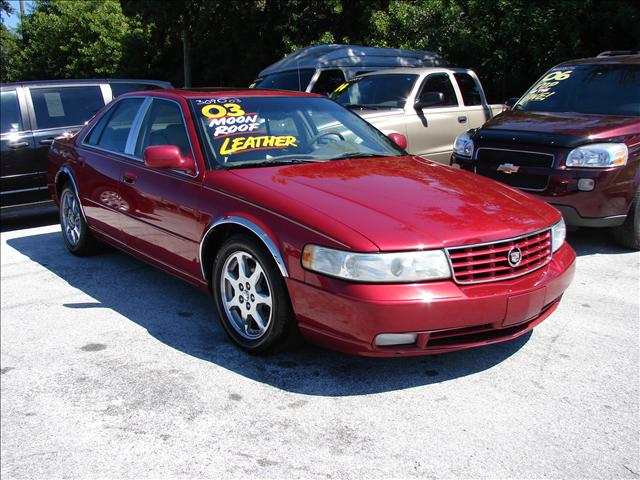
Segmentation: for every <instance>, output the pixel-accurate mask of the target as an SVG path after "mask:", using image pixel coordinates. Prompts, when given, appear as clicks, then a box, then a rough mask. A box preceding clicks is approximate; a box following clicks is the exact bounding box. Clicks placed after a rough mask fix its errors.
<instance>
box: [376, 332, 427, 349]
mask: <svg viewBox="0 0 640 480" xmlns="http://www.w3.org/2000/svg"><path fill="white" fill-rule="evenodd" d="M416 338H418V335H417V334H415V333H381V334H380V335H378V336H377V337H376V345H378V346H385V345H409V344H411V343H416Z"/></svg>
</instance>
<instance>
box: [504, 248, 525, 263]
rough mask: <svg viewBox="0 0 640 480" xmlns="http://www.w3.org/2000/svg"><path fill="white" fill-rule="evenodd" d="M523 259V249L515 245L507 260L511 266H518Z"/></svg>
mask: <svg viewBox="0 0 640 480" xmlns="http://www.w3.org/2000/svg"><path fill="white" fill-rule="evenodd" d="M521 261H522V250H520V249H519V248H518V247H513V248H512V249H511V250H509V253H507V262H509V265H510V266H512V267H517V266H518V265H520V262H521Z"/></svg>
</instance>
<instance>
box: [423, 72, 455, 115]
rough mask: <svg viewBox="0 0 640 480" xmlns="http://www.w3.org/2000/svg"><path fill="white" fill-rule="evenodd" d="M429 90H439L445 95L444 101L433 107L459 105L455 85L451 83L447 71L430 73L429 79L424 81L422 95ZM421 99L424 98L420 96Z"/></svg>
mask: <svg viewBox="0 0 640 480" xmlns="http://www.w3.org/2000/svg"><path fill="white" fill-rule="evenodd" d="M427 92H439V93H442V94H443V95H444V103H442V104H441V105H437V106H435V107H432V108H438V107H456V106H458V99H457V98H456V92H455V91H454V90H453V85H451V80H450V79H449V75H447V74H446V73H436V74H434V75H429V77H428V78H427V80H426V81H425V82H424V86H423V87H422V92H420V95H421V96H422V95H423V94H425V93H427ZM420 100H422V98H420Z"/></svg>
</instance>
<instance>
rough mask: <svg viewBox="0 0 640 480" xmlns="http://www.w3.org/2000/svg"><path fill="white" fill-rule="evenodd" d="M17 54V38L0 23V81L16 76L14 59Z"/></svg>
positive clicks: (8, 80)
mask: <svg viewBox="0 0 640 480" xmlns="http://www.w3.org/2000/svg"><path fill="white" fill-rule="evenodd" d="M17 56H18V39H17V37H16V35H15V34H14V33H12V32H11V31H10V30H9V29H8V28H6V27H5V26H4V24H0V81H2V82H10V81H12V80H16V79H17V78H18V72H17V70H16V66H15V64H14V60H13V59H15V58H16V57H17Z"/></svg>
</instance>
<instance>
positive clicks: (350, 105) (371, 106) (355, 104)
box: [342, 103, 383, 110]
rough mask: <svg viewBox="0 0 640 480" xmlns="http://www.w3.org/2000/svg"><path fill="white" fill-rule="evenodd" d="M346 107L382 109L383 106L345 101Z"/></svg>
mask: <svg viewBox="0 0 640 480" xmlns="http://www.w3.org/2000/svg"><path fill="white" fill-rule="evenodd" d="M342 106H343V107H346V108H359V109H360V110H380V109H382V108H383V107H376V106H375V105H361V104H359V103H345V104H344V105H342Z"/></svg>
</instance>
